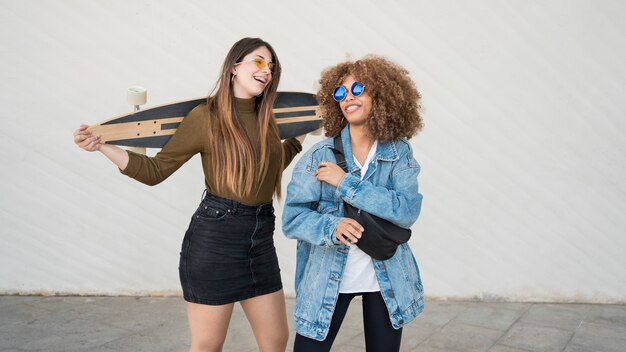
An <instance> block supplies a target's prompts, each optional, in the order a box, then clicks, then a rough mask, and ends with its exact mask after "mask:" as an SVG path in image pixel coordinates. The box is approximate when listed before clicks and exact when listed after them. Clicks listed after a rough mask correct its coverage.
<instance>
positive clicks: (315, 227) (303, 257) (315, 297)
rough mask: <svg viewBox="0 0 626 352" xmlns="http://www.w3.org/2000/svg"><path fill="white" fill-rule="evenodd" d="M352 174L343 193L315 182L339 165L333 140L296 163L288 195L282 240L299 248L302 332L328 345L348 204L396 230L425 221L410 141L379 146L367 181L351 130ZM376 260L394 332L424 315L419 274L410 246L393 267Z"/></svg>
mask: <svg viewBox="0 0 626 352" xmlns="http://www.w3.org/2000/svg"><path fill="white" fill-rule="evenodd" d="M341 139H342V142H343V148H344V153H345V156H346V163H347V166H348V170H350V172H349V173H348V174H346V176H345V177H344V178H343V179H342V180H341V182H340V184H339V187H334V186H331V185H329V184H328V183H325V182H320V181H318V180H317V179H316V177H315V176H314V175H313V173H314V172H315V170H316V169H317V165H318V164H319V162H321V161H333V162H334V161H335V157H334V154H333V152H332V150H331V148H332V147H333V139H332V138H329V139H326V140H324V141H321V142H319V143H317V144H316V145H314V146H313V147H312V148H311V149H310V150H309V151H308V152H306V153H305V154H304V155H303V156H302V158H300V160H299V161H298V163H297V164H296V166H295V169H294V171H293V178H292V180H291V182H290V183H289V186H288V188H287V199H286V201H285V209H284V212H283V232H284V233H285V235H286V236H287V237H288V238H295V239H297V240H298V246H297V262H296V278H295V288H296V307H295V309H294V319H295V324H296V331H297V332H298V333H299V334H300V335H303V336H306V337H310V338H313V339H316V340H320V341H322V340H324V339H325V338H326V335H327V334H328V329H329V326H330V322H331V319H332V315H333V312H334V310H335V304H336V302H337V296H338V294H339V284H340V282H341V277H342V275H343V271H344V267H345V264H346V259H347V257H348V247H347V246H345V245H344V244H342V243H341V242H339V241H338V240H337V239H336V238H335V228H336V227H337V224H338V223H339V221H340V220H341V219H342V217H343V206H342V203H343V201H346V202H348V203H350V204H352V205H354V206H355V207H357V208H360V209H363V210H365V211H367V212H370V213H371V214H374V215H377V216H379V217H382V218H384V219H387V220H389V221H391V222H393V223H395V224H396V225H399V226H401V227H405V228H409V227H410V226H411V225H412V224H413V223H414V222H415V221H416V220H417V217H418V215H419V213H420V209H421V204H422V195H421V194H420V193H419V191H418V186H417V175H418V174H419V172H420V166H419V164H418V163H417V161H416V160H415V158H414V157H413V151H412V149H411V146H410V144H409V143H408V141H407V140H405V139H400V140H393V141H388V142H385V143H380V144H378V148H377V150H376V157H375V158H374V160H373V161H372V164H371V165H370V166H369V168H368V169H367V174H366V175H365V177H364V178H363V181H361V177H360V172H361V170H360V169H359V168H358V166H356V165H355V163H354V159H353V156H352V149H351V147H350V130H349V126H346V127H345V128H344V129H343V131H342V132H341ZM372 260H373V264H374V271H375V272H376V278H377V280H378V284H379V285H380V289H381V293H382V296H383V299H384V301H385V304H386V305H387V310H388V311H389V318H390V320H391V323H392V326H393V327H394V328H395V329H399V328H400V327H402V326H403V325H405V324H407V323H409V322H410V321H411V320H413V319H414V318H415V317H416V316H417V315H418V314H419V313H421V312H422V310H423V309H424V299H423V287H422V282H421V279H420V274H419V269H418V267H417V263H416V262H415V258H414V257H413V253H412V252H411V248H410V247H409V245H408V243H404V244H402V245H400V246H399V247H398V250H397V251H396V253H395V255H394V256H393V257H391V258H389V259H388V260H383V261H381V260H375V259H372Z"/></svg>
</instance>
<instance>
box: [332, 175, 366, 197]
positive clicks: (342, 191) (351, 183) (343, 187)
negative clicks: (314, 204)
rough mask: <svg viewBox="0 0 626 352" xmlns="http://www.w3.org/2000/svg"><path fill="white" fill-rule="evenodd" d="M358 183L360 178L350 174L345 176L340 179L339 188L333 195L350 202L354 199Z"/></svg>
mask: <svg viewBox="0 0 626 352" xmlns="http://www.w3.org/2000/svg"><path fill="white" fill-rule="evenodd" d="M360 183H361V179H360V178H358V177H356V176H354V175H352V174H346V175H345V176H344V177H343V178H342V179H341V182H339V186H338V187H337V190H336V191H335V195H336V196H337V197H340V198H341V199H343V200H345V201H347V202H350V201H351V200H352V197H354V193H355V192H356V189H357V187H358V186H359V184H360Z"/></svg>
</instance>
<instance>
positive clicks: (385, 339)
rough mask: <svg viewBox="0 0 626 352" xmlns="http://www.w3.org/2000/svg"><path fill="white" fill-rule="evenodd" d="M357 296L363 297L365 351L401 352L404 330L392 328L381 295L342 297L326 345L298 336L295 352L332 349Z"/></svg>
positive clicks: (361, 294) (344, 295)
mask: <svg viewBox="0 0 626 352" xmlns="http://www.w3.org/2000/svg"><path fill="white" fill-rule="evenodd" d="M355 296H363V327H364V329H365V330H364V334H365V349H366V351H367V352H377V351H384V352H391V351H400V341H401V340H402V328H400V329H398V330H396V329H394V328H393V327H392V326H391V321H390V320H389V313H388V311H387V306H386V305H385V301H383V297H382V296H381V294H380V292H365V293H347V294H339V298H337V306H336V307H335V312H334V313H333V319H332V320H331V322H330V330H329V331H328V335H327V336H326V339H325V340H324V341H317V340H314V339H311V338H308V337H304V336H302V335H299V334H296V340H295V343H294V345H293V351H294V352H323V351H330V348H331V347H332V345H333V342H334V341H335V337H337V333H338V332H339V328H340V327H341V323H342V322H343V318H344V317H345V316H346V312H348V307H349V306H350V301H352V299H353V298H354V297H355Z"/></svg>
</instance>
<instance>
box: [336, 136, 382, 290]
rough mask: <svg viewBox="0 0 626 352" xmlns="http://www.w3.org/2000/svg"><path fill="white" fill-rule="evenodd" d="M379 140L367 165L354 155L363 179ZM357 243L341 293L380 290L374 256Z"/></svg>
mask: <svg viewBox="0 0 626 352" xmlns="http://www.w3.org/2000/svg"><path fill="white" fill-rule="evenodd" d="M377 146H378V141H374V144H373V145H372V148H371V149H370V152H369V153H368V154H367V158H366V159H365V165H361V164H360V163H359V161H358V160H357V159H356V157H355V156H353V157H354V162H355V163H356V165H357V166H358V167H360V168H361V180H362V179H363V177H365V173H366V172H367V169H368V167H369V165H370V163H371V162H372V161H373V160H374V156H375V155H376V147H377ZM358 244H359V242H357V243H356V245H351V246H350V250H349V251H348V260H347V262H346V267H345V269H344V271H343V278H342V279H341V283H340V285H339V293H359V292H377V291H380V286H379V285H378V280H376V272H374V264H373V263H372V257H370V256H369V255H367V254H366V253H365V252H363V251H362V250H361V249H360V248H359V247H358Z"/></svg>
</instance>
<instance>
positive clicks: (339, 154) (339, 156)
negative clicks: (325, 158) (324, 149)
mask: <svg viewBox="0 0 626 352" xmlns="http://www.w3.org/2000/svg"><path fill="white" fill-rule="evenodd" d="M333 143H334V144H335V147H334V148H330V149H331V150H332V151H333V154H335V159H336V160H337V165H339V167H341V168H342V169H343V171H345V172H346V173H347V172H348V164H347V163H346V157H345V156H344V155H343V143H341V134H339V135H337V137H335V138H334V140H333Z"/></svg>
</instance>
